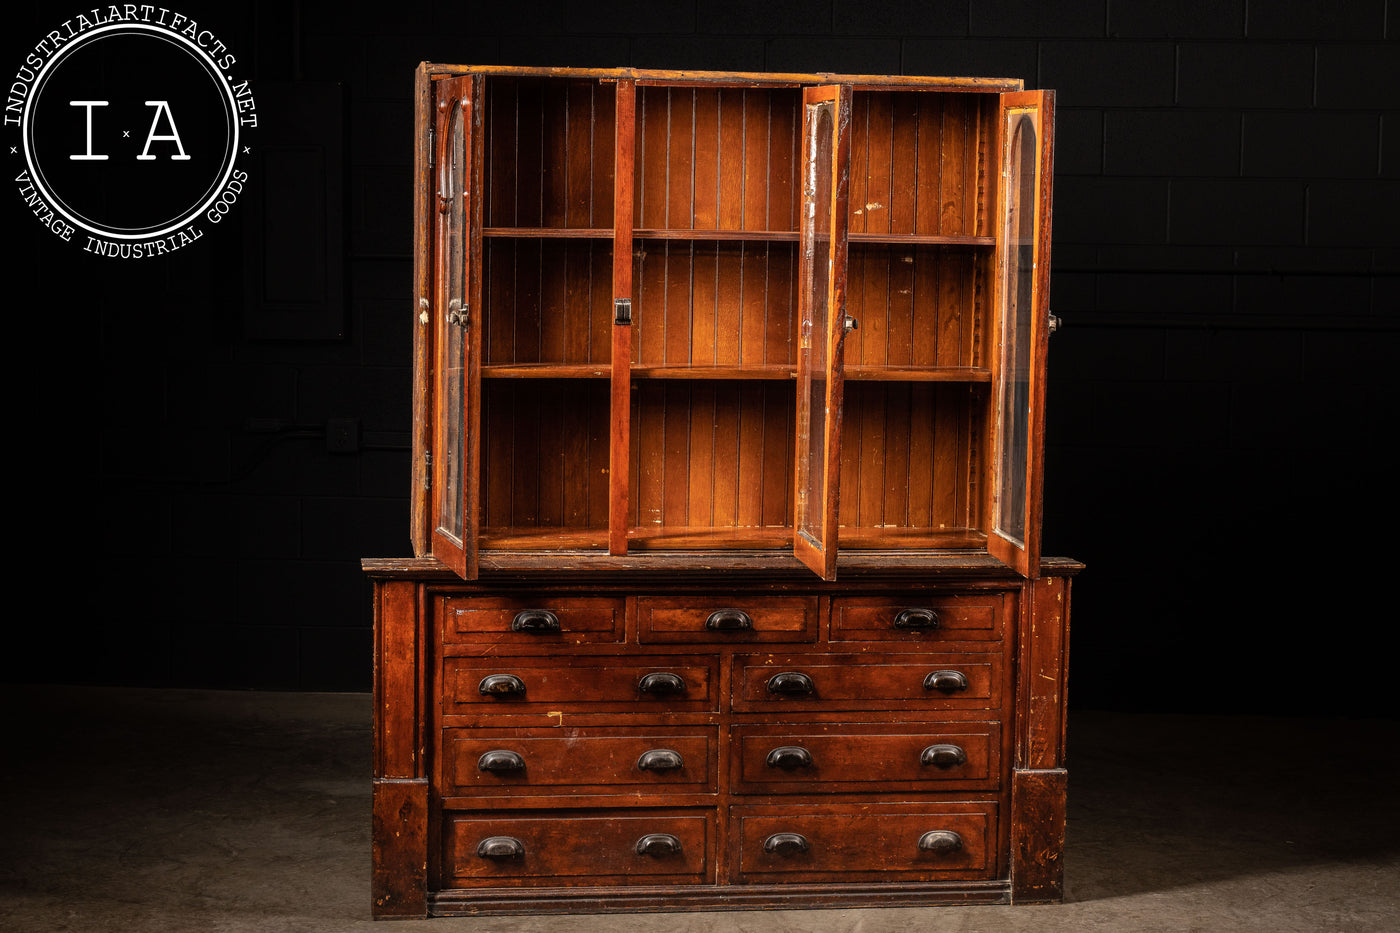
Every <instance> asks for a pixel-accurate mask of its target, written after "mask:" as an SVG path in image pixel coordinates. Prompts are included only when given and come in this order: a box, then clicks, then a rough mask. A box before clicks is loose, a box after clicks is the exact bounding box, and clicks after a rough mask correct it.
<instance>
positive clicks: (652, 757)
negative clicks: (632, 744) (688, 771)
mask: <svg viewBox="0 0 1400 933" xmlns="http://www.w3.org/2000/svg"><path fill="white" fill-rule="evenodd" d="M684 767H685V759H683V758H682V757H681V753H680V752H678V751H674V750H672V749H669V748H653V749H650V750H648V751H645V752H642V757H640V758H638V759H637V768H638V769H640V770H642V771H679V770H680V769H681V768H684Z"/></svg>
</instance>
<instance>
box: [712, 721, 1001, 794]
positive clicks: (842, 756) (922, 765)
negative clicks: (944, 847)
mask: <svg viewBox="0 0 1400 933" xmlns="http://www.w3.org/2000/svg"><path fill="white" fill-rule="evenodd" d="M1000 734H1001V729H1000V726H999V725H998V724H997V723H994V722H990V723H988V722H969V723H919V724H918V726H917V727H913V726H910V725H907V724H902V723H899V724H893V725H890V724H883V723H882V724H850V723H822V724H820V725H818V724H815V723H814V724H811V725H808V726H806V727H805V728H795V727H794V726H792V725H789V724H781V725H737V726H734V727H733V729H732V731H731V733H730V735H731V737H732V746H731V748H732V750H731V755H730V787H731V788H732V789H733V790H734V791H735V792H736V793H743V794H815V793H837V792H851V791H855V792H861V791H875V792H880V793H890V792H901V791H902V792H905V793H921V792H927V791H929V790H996V789H997V788H998V787H999V785H1000V781H1001V768H1000V763H1001V761H1000V760H1001V755H1000V752H1001V738H1000ZM930 749H934V750H935V751H934V752H931V753H929V754H928V755H927V756H925V753H926V752H929V750H930ZM925 757H927V761H925Z"/></svg>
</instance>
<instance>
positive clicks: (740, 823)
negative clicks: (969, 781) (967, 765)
mask: <svg viewBox="0 0 1400 933" xmlns="http://www.w3.org/2000/svg"><path fill="white" fill-rule="evenodd" d="M815 809H816V808H814V807H813V808H803V807H794V808H790V809H789V810H787V811H786V812H784V811H782V810H781V809H779V808H775V807H735V808H734V809H733V810H732V811H731V812H732V814H733V819H734V820H735V822H736V825H737V829H736V831H734V833H733V838H734V840H735V842H734V843H733V844H732V845H733V846H734V847H735V848H737V852H735V853H733V854H732V856H731V857H733V858H735V859H736V862H737V865H738V870H737V874H738V878H737V880H738V881H739V882H741V883H747V884H755V883H764V882H768V883H772V882H783V881H789V882H799V881H803V882H824V881H830V882H850V881H896V880H898V881H944V880H948V881H953V880H962V881H970V880H981V879H990V878H992V877H995V875H996V867H997V866H996V855H995V852H996V838H997V836H996V832H997V826H996V824H997V813H996V804H994V803H948V804H942V805H938V804H910V805H885V806H882V805H879V804H872V805H870V806H851V805H842V806H832V807H826V808H823V810H822V812H814V811H815ZM804 810H805V811H806V812H804Z"/></svg>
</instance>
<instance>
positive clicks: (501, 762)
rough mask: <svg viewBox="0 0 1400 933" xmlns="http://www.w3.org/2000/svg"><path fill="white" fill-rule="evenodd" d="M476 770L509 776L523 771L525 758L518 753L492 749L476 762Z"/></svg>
mask: <svg viewBox="0 0 1400 933" xmlns="http://www.w3.org/2000/svg"><path fill="white" fill-rule="evenodd" d="M476 768H477V770H478V771H490V772H492V773H493V774H510V773H512V772H515V771H524V770H525V758H524V756H522V755H521V754H520V753H518V752H512V751H507V750H506V749H504V748H494V749H492V750H491V751H489V752H486V753H485V754H483V755H482V756H481V757H480V758H478V759H477V760H476Z"/></svg>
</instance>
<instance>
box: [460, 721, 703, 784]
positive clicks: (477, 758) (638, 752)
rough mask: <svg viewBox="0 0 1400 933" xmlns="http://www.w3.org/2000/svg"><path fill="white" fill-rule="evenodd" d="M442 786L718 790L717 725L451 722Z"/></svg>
mask: <svg viewBox="0 0 1400 933" xmlns="http://www.w3.org/2000/svg"><path fill="white" fill-rule="evenodd" d="M443 745H444V749H445V752H444V754H445V755H446V761H445V767H444V771H443V777H444V780H445V783H446V786H445V787H444V789H443V793H444V794H446V795H448V796H451V795H453V794H472V795H482V794H500V795H511V794H517V795H519V794H528V795H540V794H557V793H594V794H599V793H604V794H606V793H611V794H624V793H626V794H640V793H683V792H684V793H706V792H709V793H714V792H715V791H716V790H717V787H716V783H717V782H716V772H717V767H716V761H717V751H716V748H717V741H716V731H715V729H714V728H713V727H708V728H707V727H703V726H692V727H673V726H652V727H642V726H606V727H594V728H584V729H551V728H541V729H473V730H470V731H468V730H465V729H448V730H446V731H445V734H444V737H443Z"/></svg>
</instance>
